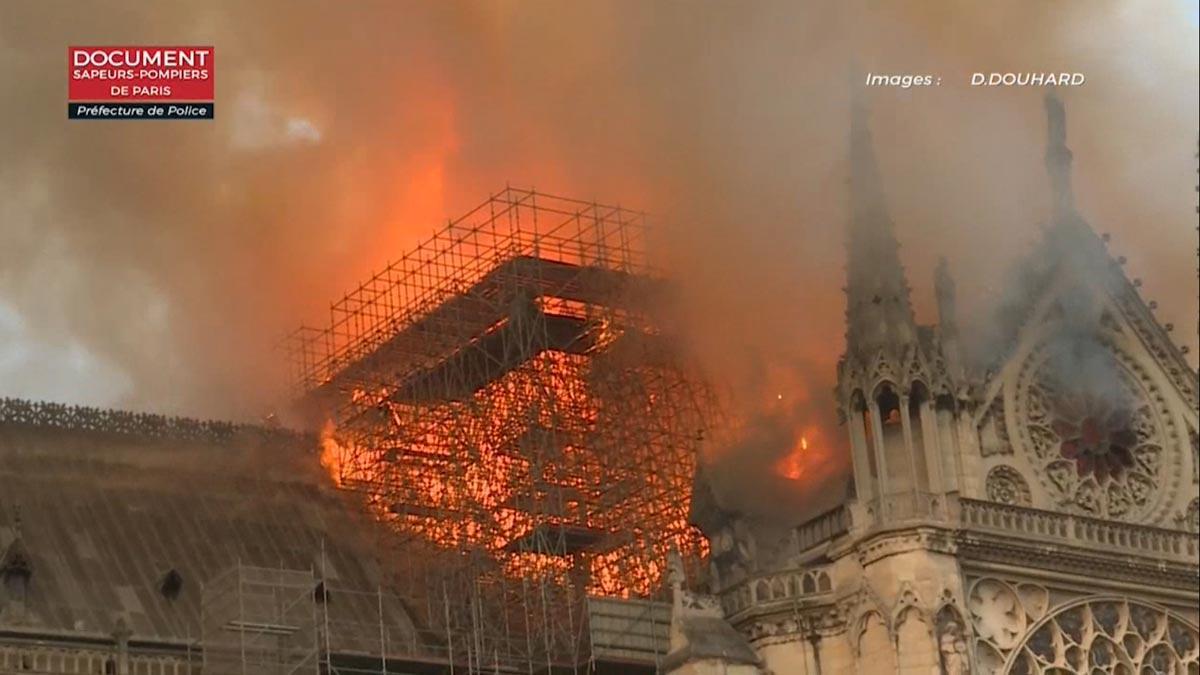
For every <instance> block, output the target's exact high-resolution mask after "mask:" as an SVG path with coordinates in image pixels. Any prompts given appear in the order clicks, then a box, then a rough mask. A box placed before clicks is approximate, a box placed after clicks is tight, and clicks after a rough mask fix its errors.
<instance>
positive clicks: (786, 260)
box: [0, 0, 1198, 482]
mask: <svg viewBox="0 0 1200 675" xmlns="http://www.w3.org/2000/svg"><path fill="white" fill-rule="evenodd" d="M1197 43H1198V35H1197V22H1196V9H1195V6H1194V3H1189V2H1182V1H1179V0H1161V1H1147V0H1127V1H1125V2H1101V1H1098V0H1080V1H1077V2H1056V3H1045V2H1041V1H1040V0H1028V1H1017V2H1004V3H974V2H936V3H935V2H924V1H920V0H910V1H909V2H895V3H890V2H889V3H884V2H857V3H855V2H850V3H847V2H835V1H833V0H829V1H826V2H810V3H801V2H790V1H786V2H766V1H753V2H738V3H733V2H711V1H709V2H667V1H665V0H664V1H659V2H641V1H633V0H621V1H616V2H570V3H564V2H550V1H542V0H522V1H500V0H490V1H481V2H466V1H463V2H454V3H442V2H433V1H428V2H421V3H415V2H391V1H388V2H383V1H378V2H355V3H335V2H304V1H301V2H297V1H295V0H286V1H268V2H253V3H251V2H232V1H231V2H205V3H132V2H125V3H122V2H109V3H103V4H101V3H89V4H84V3H76V2H60V1H52V0H39V1H29V2H6V3H4V4H3V5H2V6H0V83H2V84H0V86H3V96H0V111H2V112H3V114H2V115H0V119H2V120H3V124H0V158H2V159H0V396H3V395H9V396H21V397H29V398H45V399H54V400H60V401H67V402H77V403H87V404H96V405H105V406H119V407H127V408H134V409H145V410H153V411H162V412H168V413H176V414H187V415H192V416H218V417H232V418H238V419H247V418H250V419H253V418H256V417H258V416H261V415H262V414H265V413H266V412H269V411H270V410H272V409H273V408H274V407H275V406H276V405H277V402H278V398H277V397H278V391H279V389H278V384H279V382H280V379H279V373H280V371H281V368H280V365H281V354H279V353H277V352H274V351H273V348H274V345H275V344H276V343H277V342H278V340H279V339H280V338H281V336H282V335H283V334H284V333H286V332H287V331H288V330H290V329H291V328H293V327H294V326H296V325H298V324H300V323H301V322H308V323H319V322H321V321H322V320H323V319H324V318H325V314H324V312H325V311H326V308H327V307H328V303H329V301H330V300H332V299H334V298H335V297H336V296H338V295H340V294H341V293H342V292H343V291H345V290H347V289H348V288H350V287H352V286H353V285H354V284H355V283H356V282H357V281H358V280H360V279H362V278H363V277H365V276H367V275H368V274H369V273H370V272H371V271H372V270H374V269H377V268H379V267H380V266H382V264H383V263H384V262H385V261H386V260H387V259H389V258H393V257H397V256H398V255H399V254H400V253H401V252H402V251H404V250H405V249H406V248H408V247H410V246H411V245H413V244H414V243H416V242H417V241H418V240H420V239H422V238H424V237H426V236H428V235H429V234H430V233H431V232H432V231H433V229H434V228H435V227H437V226H439V225H440V224H441V223H444V222H445V220H446V219H447V218H450V217H454V216H456V215H458V214H461V213H462V212H465V211H466V210H468V209H469V208H470V207H472V206H474V205H475V204H476V203H477V202H479V201H481V200H482V199H483V198H484V197H486V195H487V194H488V193H489V192H494V191H495V190H497V189H499V188H500V187H502V186H503V185H504V184H505V183H506V182H511V183H512V184H513V185H519V186H533V187H536V188H538V189H540V190H545V191H549V192H555V193H560V194H565V195H569V196H575V197H580V198H584V199H593V198H595V199H598V200H601V201H606V202H620V203H621V204H623V205H631V206H637V207H641V208H645V209H648V210H650V211H652V212H653V213H655V214H656V215H657V216H658V219H659V220H660V221H662V222H663V223H664V224H665V225H664V226H665V228H666V230H665V231H666V232H667V235H668V236H667V241H668V242H670V245H671V256H670V257H671V263H672V264H673V265H675V266H676V267H675V269H676V270H677V273H676V276H677V277H678V278H679V279H680V280H681V281H682V282H683V284H684V286H685V289H686V290H687V291H688V295H689V297H690V298H691V299H692V300H693V301H694V302H692V309H693V311H692V313H691V314H692V316H693V323H694V325H693V326H691V327H690V328H691V332H692V333H693V334H694V335H696V336H698V339H697V340H696V344H697V348H698V349H699V351H700V354H701V355H702V356H703V357H704V358H705V360H706V362H707V363H708V365H709V366H710V367H711V368H712V369H713V371H714V372H715V373H716V374H717V375H718V376H719V377H720V378H721V379H722V380H724V381H727V382H728V383H730V386H731V387H732V388H733V389H734V390H735V391H739V392H743V401H745V402H751V401H753V402H757V401H758V400H759V399H762V400H764V401H775V403H771V404H770V405H767V404H765V403H764V404H763V406H762V410H763V411H766V412H764V413H763V414H764V415H765V417H766V418H769V419H764V425H770V424H782V425H784V426H788V427H791V428H793V429H799V428H805V429H809V431H808V432H806V433H808V434H809V435H811V436H812V437H813V438H810V441H816V442H815V443H812V444H813V445H817V446H820V447H823V448H835V447H837V446H839V445H840V444H841V442H842V440H841V436H842V435H843V431H842V430H841V429H839V428H837V427H836V426H835V425H834V424H833V412H834V411H833V404H832V395H831V393H830V391H831V387H832V385H833V377H834V375H833V372H834V371H833V369H834V363H835V361H836V358H837V356H838V354H839V353H840V352H841V350H842V330H843V329H842V323H843V317H842V300H843V296H842V294H841V291H840V288H841V287H842V286H843V284H844V278H843V277H844V273H843V272H844V271H843V267H842V264H843V262H842V261H843V259H844V252H843V250H842V241H843V229H842V228H843V223H844V215H845V206H846V199H847V196H846V191H845V187H846V162H845V159H844V156H845V154H846V134H847V126H848V124H847V121H848V101H849V96H850V92H851V89H852V88H853V87H856V86H857V85H858V84H859V82H860V80H861V79H862V77H861V76H862V74H863V73H865V72H872V73H880V74H925V73H928V74H932V75H933V76H935V77H939V76H940V77H941V78H942V84H941V86H938V87H928V88H908V89H900V88H874V89H871V90H870V91H869V92H867V93H866V97H867V101H868V103H869V106H870V108H871V111H872V114H871V118H872V119H871V124H872V127H873V135H874V138H875V141H876V145H877V152H878V155H879V157H880V163H881V167H882V172H883V176H884V183H885V189H886V192H887V197H888V200H889V202H890V205H891V209H892V215H893V218H894V220H895V221H896V223H897V230H898V232H897V233H898V236H899V238H900V239H901V243H902V250H901V254H902V256H903V258H904V261H905V264H906V266H907V269H908V272H909V280H910V282H911V283H912V285H913V287H914V298H915V300H916V302H917V306H918V311H919V312H920V313H921V317H920V318H922V319H923V320H927V321H928V320H932V319H933V318H934V316H933V311H932V302H931V298H930V296H931V293H930V290H929V289H930V286H931V282H932V275H933V265H934V261H935V260H936V259H937V257H938V256H941V255H945V256H947V257H948V258H949V260H950V264H951V270H952V272H953V273H954V275H955V277H956V280H957V282H958V287H959V294H960V300H961V302H962V303H963V304H964V305H965V307H964V309H963V311H964V312H965V313H966V315H967V316H968V317H972V316H975V317H983V316H986V308H987V307H988V306H989V303H994V301H995V299H996V298H997V297H1000V296H1001V295H1002V294H1003V293H1004V289H1003V288H1002V287H1001V283H1000V281H1001V279H1002V278H1003V272H1004V271H1005V270H1006V269H1007V268H1009V267H1010V266H1011V265H1012V264H1013V263H1014V262H1015V261H1016V260H1017V259H1018V258H1019V257H1021V256H1022V255H1024V254H1027V253H1028V252H1029V251H1030V250H1031V248H1032V247H1033V246H1034V245H1035V243H1036V242H1037V240H1038V225H1039V223H1041V222H1044V220H1045V219H1046V217H1047V215H1048V213H1049V206H1050V201H1049V184H1048V181H1047V180H1046V178H1045V172H1044V168H1043V163H1042V161H1043V160H1042V156H1043V151H1044V150H1043V144H1044V140H1045V128H1044V124H1045V123H1044V118H1043V109H1042V105H1041V100H1040V99H1041V96H1042V94H1043V92H1042V91H1041V90H1038V89H1032V88H1025V89H1021V88H983V87H975V88H972V87H970V86H968V80H969V76H970V73H972V72H992V71H1015V72H1024V71H1052V72H1060V71H1071V72H1076V71H1077V72H1082V73H1084V74H1085V75H1086V76H1087V82H1086V84H1085V85H1083V86H1081V87H1077V88H1071V89H1069V90H1066V91H1064V92H1062V97H1063V99H1064V100H1065V102H1066V106H1067V113H1068V125H1069V132H1068V134H1069V136H1068V142H1069V144H1070V146H1071V147H1072V149H1073V151H1074V153H1075V185H1076V193H1077V201H1078V203H1079V205H1080V209H1081V210H1082V211H1083V213H1084V214H1085V216H1087V217H1088V218H1089V220H1090V221H1091V223H1092V225H1093V226H1094V227H1095V228H1096V229H1097V230H1099V231H1103V232H1111V233H1112V237H1113V239H1112V248H1113V249H1114V250H1115V251H1116V252H1118V253H1119V254H1121V255H1125V256H1127V257H1128V259H1129V262H1128V265H1127V270H1128V272H1129V273H1130V274H1131V275H1132V276H1139V277H1141V278H1143V279H1144V282H1145V285H1144V286H1143V293H1144V295H1145V296H1146V297H1147V298H1153V299H1156V300H1158V301H1159V306H1160V308H1159V310H1158V313H1159V316H1160V317H1161V319H1162V320H1163V321H1164V322H1165V321H1170V322H1174V323H1175V324H1176V325H1177V326H1180V329H1179V330H1177V331H1176V333H1175V336H1177V338H1178V339H1180V340H1182V341H1184V342H1185V343H1186V344H1188V345H1189V346H1190V347H1191V348H1192V350H1193V357H1192V359H1193V363H1194V362H1195V361H1194V354H1195V350H1196V346H1197V345H1196V342H1197V336H1196V330H1194V328H1195V326H1196V325H1197V303H1196V297H1197V290H1198V289H1197V274H1196V257H1195V256H1196V252H1195V249H1196V242H1197V240H1196V231H1195V226H1196V211H1195V206H1196V193H1195V191H1194V188H1195V184H1196V181H1197V174H1196V159H1195V156H1194V155H1195V153H1196V148H1197V146H1196V143H1197V126H1196V119H1197V113H1198V110H1197V98H1198V91H1197V78H1198V67H1197V59H1198V57H1197V46H1196V45H1197ZM78 44H91V45H95V44H206V45H207V44H211V45H214V46H215V48H216V66H217V68H216V85H217V98H216V121H215V122H195V121H191V122H156V123H149V122H69V121H68V120H67V119H66V115H65V110H64V108H65V92H66V82H65V70H66V68H65V58H66V47H67V46H68V45H78ZM698 300H702V301H703V303H702V304H701V303H699V302H696V301H698ZM779 396H783V399H782V402H780V399H779ZM750 407H751V408H753V407H754V406H753V405H751V406H750ZM761 435H762V436H764V437H765V438H768V439H769V438H772V437H773V434H772V433H771V431H770V429H767V430H765V431H763V432H762V434H761ZM784 436H787V434H784ZM831 437H836V438H831ZM822 441H823V442H822ZM767 445H769V446H770V449H768V450H766V451H765V452H764V454H763V455H762V457H760V458H759V460H758V461H760V462H761V463H763V465H764V466H765V465H767V464H769V463H772V462H775V461H777V460H778V453H779V452H780V450H779V448H778V443H776V442H774V441H769V442H767ZM821 452H822V450H820V449H816V450H813V453H814V455H819V454H820V453H821ZM751 454H753V453H751ZM839 461H840V460H839ZM751 463H753V462H751ZM837 463H838V462H837V461H834V462H832V463H831V466H832V465H836V464H837ZM813 471H814V472H815V473H814V475H812V476H810V478H812V479H814V481H816V479H817V478H819V477H820V474H821V472H820V471H819V470H818V469H813ZM814 481H810V482H814Z"/></svg>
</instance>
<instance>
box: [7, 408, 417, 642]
mask: <svg viewBox="0 0 1200 675" xmlns="http://www.w3.org/2000/svg"><path fill="white" fill-rule="evenodd" d="M0 404H3V405H0V556H2V555H3V552H4V551H5V550H6V549H8V548H10V546H11V545H12V544H13V541H14V539H16V537H17V531H18V528H17V522H16V519H17V517H18V514H19V518H20V528H19V529H20V534H21V541H20V542H19V545H20V546H21V547H23V549H24V552H25V555H26V556H27V557H28V559H29V561H30V565H31V568H32V575H31V577H30V579H29V585H28V592H27V598H26V603H25V608H26V610H27V611H26V612H25V616H24V617H22V618H16V617H14V615H13V613H12V612H11V611H10V612H8V613H5V612H4V611H3V610H4V609H5V608H6V605H9V606H10V605H11V604H12V601H13V598H11V597H7V595H6V594H9V595H11V594H12V589H8V590H6V589H5V587H4V585H3V584H0V629H4V630H9V629H18V630H27V631H34V632H37V633H40V634H49V635H54V634H63V635H67V636H76V637H93V636H94V637H107V636H109V635H111V632H112V630H113V627H114V626H115V624H116V620H117V618H118V617H123V618H124V620H125V622H126V623H127V625H128V626H129V628H130V629H131V630H132V633H133V635H132V639H133V640H142V641H157V642H167V643H184V642H192V643H195V642H196V641H197V640H198V639H199V635H200V629H201V626H200V599H201V589H202V586H203V584H204V583H205V582H206V580H209V579H213V578H214V577H215V576H216V575H218V574H219V573H221V572H223V571H225V570H227V569H229V568H231V567H233V566H234V565H237V564H239V563H241V564H244V565H254V566H261V567H272V568H286V569H296V570H310V569H311V570H313V571H314V573H315V574H316V575H317V576H320V570H321V569H322V564H323V563H324V569H325V571H326V582H327V586H328V587H329V589H330V593H331V598H332V599H331V601H330V603H329V605H328V612H329V616H330V620H331V621H333V622H338V623H339V624H341V625H353V624H362V625H364V626H371V625H374V626H378V621H379V599H378V597H377V596H376V594H375V591H376V589H377V587H378V585H379V584H380V578H381V577H380V568H379V565H378V563H377V561H376V559H375V557H374V556H373V554H372V551H373V550H374V549H373V546H372V542H373V541H374V536H375V533H374V532H373V529H374V528H375V527H376V526H375V524H374V523H373V522H371V521H370V520H369V519H368V518H366V517H365V516H363V515H362V514H361V513H359V512H357V511H356V510H355V509H354V508H353V506H352V504H351V503H350V502H349V501H348V500H349V499H350V497H348V496H347V495H345V494H343V493H340V492H338V491H336V490H335V489H333V487H332V486H331V485H330V484H329V482H328V480H327V479H325V478H324V476H323V474H322V473H321V470H320V468H319V465H318V462H317V459H316V456H315V443H311V442H310V441H311V438H306V437H303V436H298V435H293V434H287V433H277V432H275V431H271V430H267V431H266V432H263V433H259V432H256V431H255V430H254V429H253V428H247V427H234V426H232V425H225V426H219V427H216V428H217V429H219V431H220V433H218V434H213V433H208V432H207V431H206V432H205V433H194V432H195V430H196V429H198V428H200V427H196V426H195V425H194V424H192V423H191V422H189V423H188V424H185V425H183V426H184V427H185V428H186V430H190V431H187V432H186V433H183V434H176V435H173V434H172V433H169V432H163V431H162V429H163V428H164V427H163V426H162V425H158V426H157V427H156V426H155V425H154V424H151V425H150V427H151V428H157V429H159V432H157V433H153V434H144V433H138V432H137V429H131V428H129V425H128V424H124V423H123V425H108V426H105V425H104V424H99V425H97V424H96V423H95V420H96V419H97V418H96V417H95V416H94V415H92V416H90V417H89V416H87V415H85V416H83V417H84V418H86V419H88V420H91V421H90V422H86V421H85V422H84V423H81V422H80V421H79V419H80V417H79V415H78V409H75V412H74V413H72V415H73V416H67V417H70V418H71V419H69V420H67V417H64V415H63V414H57V413H56V414H54V415H51V416H50V417H51V418H52V419H53V420H57V422H55V423H47V421H46V418H45V415H42V416H40V417H39V416H36V415H35V416H33V417H32V418H31V416H30V415H28V414H27V413H28V412H29V410H28V408H29V405H26V406H25V407H24V408H22V410H23V411H24V412H23V413H22V414H21V415H20V416H15V415H7V416H6V414H5V410H6V408H5V406H8V408H7V410H8V411H9V412H11V411H12V401H11V400H9V401H4V400H0ZM43 412H44V411H43ZM93 412H95V411H93ZM31 419H33V421H32V422H31V421H30V420H31ZM118 419H119V420H124V421H125V422H127V421H128V420H127V417H119V418H118ZM64 420H67V421H66V422H64ZM72 420H73V421H72ZM204 428H205V429H209V430H210V431H211V427H204ZM322 549H324V561H323V560H322ZM171 570H175V572H176V573H177V575H178V576H179V577H180V579H181V581H182V583H181V584H180V585H179V588H178V589H177V590H178V594H177V597H175V599H173V600H171V599H168V598H167V597H166V595H164V593H163V592H162V582H163V580H164V578H165V577H166V576H167V575H168V573H169V572H170V571H171ZM338 589H347V590H350V589H353V590H356V591H360V592H359V593H349V592H346V593H341V594H339V592H338ZM9 608H10V609H11V607H9ZM383 611H384V615H385V621H386V622H387V623H388V624H389V630H390V631H395V630H396V628H395V627H397V626H399V627H402V628H403V629H404V630H407V631H408V632H410V633H411V632H412V630H413V629H412V622H411V619H410V617H409V616H408V614H407V613H406V612H405V609H404V606H403V604H401V603H400V602H399V601H395V600H391V599H387V601H386V602H384V610H383ZM353 632H354V631H348V632H347V636H346V637H345V638H344V644H342V645H331V646H332V647H333V648H334V650H335V651H337V650H339V649H345V650H348V651H370V649H371V645H357V644H354V640H355V638H353V637H352V636H350V635H349V633H353ZM367 634H368V635H369V634H370V633H369V632H368V633H367ZM375 635H376V636H377V635H378V628H376V629H375ZM393 637H394V638H395V639H403V638H402V637H401V636H399V635H395V634H394V633H393ZM376 641H377V638H376Z"/></svg>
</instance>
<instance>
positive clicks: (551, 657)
mask: <svg viewBox="0 0 1200 675" xmlns="http://www.w3.org/2000/svg"><path fill="white" fill-rule="evenodd" d="M646 236H647V234H646V228H645V223H644V216H643V215H642V214H640V213H637V212H633V211H629V210H626V209H622V208H620V207H615V206H605V205H601V204H596V203H591V202H582V201H576V200H571V199H565V198H562V197H555V196H551V195H546V194H542V193H536V192H533V191H525V190H517V189H511V188H509V189H505V190H504V191H502V192H500V193H498V194H496V195H493V196H492V197H491V198H489V199H488V200H487V201H486V202H484V203H483V204H481V205H480V206H479V207H477V208H475V209H474V210H472V211H471V212H470V213H468V214H467V215H466V216H464V217H462V218H460V219H458V220H457V221H454V222H452V223H450V224H449V225H448V226H447V227H445V228H444V229H443V230H441V231H440V232H438V233H437V234H435V235H434V236H433V237H432V238H431V239H430V240H428V241H426V242H425V243H424V244H422V245H421V246H419V247H418V248H417V249H416V250H415V251H413V252H412V253H410V254H409V255H407V256H405V257H403V258H402V259H400V260H399V261H397V262H395V263H393V264H391V265H388V266H387V268H386V269H384V270H383V271H382V272H380V273H379V274H376V275H375V276H373V277H372V278H371V279H370V280H368V281H367V282H366V283H364V284H362V285H361V286H359V288H357V289H356V290H355V291H353V292H352V293H349V294H348V295H346V296H345V297H344V298H342V299H341V300H340V301H338V302H336V303H334V304H333V306H332V307H331V320H330V324H329V326H328V327H326V328H324V329H311V328H302V329H301V330H300V331H298V332H297V333H296V334H295V335H294V336H293V340H291V346H292V350H291V351H292V356H293V363H294V364H295V368H296V370H295V373H296V380H297V382H298V385H299V389H300V391H299V392H298V394H299V400H300V401H301V405H302V406H303V407H305V408H306V409H307V410H308V411H309V412H310V413H313V414H317V415H320V416H322V417H323V418H325V419H328V420H329V421H330V422H331V423H332V425H331V432H330V433H327V434H326V438H325V439H324V443H325V453H324V455H323V457H324V460H323V461H325V462H326V464H327V466H328V467H329V468H330V469H331V471H332V472H333V473H334V474H335V480H337V482H338V483H339V485H341V486H342V487H344V488H347V489H350V490H355V491H358V492H361V493H362V494H363V495H364V497H365V499H364V501H365V503H366V504H367V505H368V508H369V509H370V510H371V512H372V514H373V515H374V517H376V518H378V519H379V520H382V521H385V522H387V523H389V524H390V525H391V527H390V530H391V531H392V532H394V534H395V536H393V537H389V539H390V541H391V551H392V553H391V555H392V557H391V558H389V562H390V563H391V564H392V567H393V568H394V570H393V571H394V572H396V576H397V580H398V583H401V584H403V583H404V582H407V584H408V586H409V588H410V590H411V596H410V597H411V599H410V600H409V605H410V606H411V607H414V608H418V607H419V608H421V609H420V611H418V612H417V613H418V615H419V616H420V618H421V619H422V621H423V623H424V625H425V626H427V628H428V630H429V631H430V632H431V633H435V634H436V635H438V636H439V637H440V639H441V640H443V642H444V644H445V649H446V650H447V653H448V654H449V655H450V657H449V658H450V659H451V661H452V662H455V663H458V664H460V665H461V666H462V667H463V668H464V669H465V670H466V671H467V672H477V671H486V672H493V670H496V669H516V670H518V671H520V672H532V670H533V668H534V666H537V667H538V668H539V669H540V668H549V667H552V666H559V667H561V666H562V665H564V664H573V665H578V664H581V663H584V662H585V661H586V659H587V658H588V657H587V651H588V649H587V642H588V628H587V626H586V623H587V620H586V615H587V612H586V607H585V601H586V599H587V597H588V595H593V596H616V597H646V596H650V595H652V594H654V593H655V592H657V591H659V590H660V589H661V587H662V583H663V582H662V578H663V572H664V561H665V559H666V555H667V552H668V551H669V549H670V548H671V547H675V548H677V549H678V550H680V551H681V552H682V553H683V554H684V555H685V557H690V558H692V559H699V558H700V557H701V556H702V555H703V553H704V550H703V548H704V539H703V537H702V536H701V535H700V534H699V533H698V532H697V531H696V530H695V529H694V528H692V527H691V526H689V524H688V522H687V515H688V507H689V501H690V500H689V496H690V492H691V484H692V476H693V472H694V468H695V464H696V453H697V445H698V443H699V441H700V437H701V435H702V433H703V431H704V430H705V428H706V420H707V419H708V418H707V410H708V406H709V403H708V401H709V397H708V394H707V390H706V389H705V387H704V386H703V385H702V384H700V382H699V379H698V378H697V377H696V376H694V374H693V373H692V371H691V370H690V368H689V367H688V365H687V364H686V363H685V362H684V360H683V359H682V358H681V357H680V356H679V353H680V350H679V349H678V347H677V345H676V343H675V341H674V340H673V339H672V337H671V335H670V331H669V330H665V329H666V328H669V327H670V326H669V324H670V322H669V320H668V319H667V318H666V316H665V314H664V313H663V307H664V305H665V301H666V300H667V299H668V298H669V294H670V292H671V291H670V288H669V286H668V285H667V284H666V283H665V282H664V281H663V280H662V278H661V276H659V275H658V274H656V273H655V272H654V271H653V270H652V269H650V268H649V267H648V266H647V264H646V255H645V254H646V244H647V241H646Z"/></svg>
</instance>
